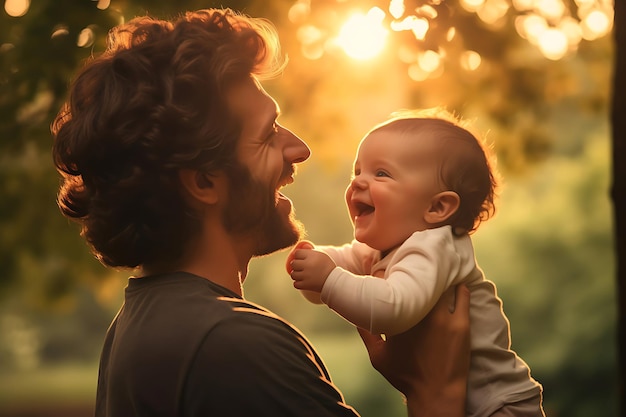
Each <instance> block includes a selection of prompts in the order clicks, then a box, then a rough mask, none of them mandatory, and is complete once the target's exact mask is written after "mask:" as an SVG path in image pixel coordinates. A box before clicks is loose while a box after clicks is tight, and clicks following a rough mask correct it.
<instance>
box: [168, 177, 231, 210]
mask: <svg viewBox="0 0 626 417" xmlns="http://www.w3.org/2000/svg"><path fill="white" fill-rule="evenodd" d="M178 179H179V180H180V184H181V185H182V187H183V189H184V190H185V194H187V195H188V196H189V197H190V198H191V199H192V200H195V201H197V202H199V203H203V204H209V205H212V204H216V203H217V202H218V201H219V199H220V194H221V191H222V188H223V181H224V179H223V175H222V174H221V173H207V172H201V171H197V170H195V169H181V170H180V171H178Z"/></svg>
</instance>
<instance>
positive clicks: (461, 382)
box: [358, 285, 470, 417]
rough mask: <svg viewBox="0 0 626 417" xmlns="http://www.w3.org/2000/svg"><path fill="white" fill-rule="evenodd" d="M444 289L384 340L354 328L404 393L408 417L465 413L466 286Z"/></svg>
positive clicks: (467, 352) (381, 369)
mask: <svg viewBox="0 0 626 417" xmlns="http://www.w3.org/2000/svg"><path fill="white" fill-rule="evenodd" d="M452 291H453V289H450V290H448V291H447V292H446V293H445V294H444V295H443V296H442V297H441V299H440V300H439V301H438V302H437V304H436V305H435V307H434V308H433V309H432V310H431V311H430V313H428V315H427V316H426V317H425V318H424V319H423V320H422V321H421V322H420V323H419V324H417V325H416V326H415V327H413V328H412V329H410V330H408V331H407V332H405V333H402V334H399V335H396V336H392V337H390V338H388V339H387V340H384V339H383V338H382V337H381V336H380V335H373V334H371V333H369V332H368V331H367V330H363V329H358V330H359V334H360V335H361V338H362V339H363V343H364V344H365V347H366V348H367V350H368V353H369V356H370V361H371V362H372V365H373V366H374V368H376V370H378V371H379V372H380V373H381V374H382V375H383V376H384V377H385V378H386V379H387V380H388V381H389V382H390V383H391V384H392V385H393V386H394V387H395V388H396V389H398V390H399V391H400V392H402V393H403V394H404V395H405V396H406V398H407V405H408V408H409V416H417V415H420V416H429V417H440V416H441V417H444V416H445V417H456V416H459V417H460V416H464V415H465V399H466V390H467V376H468V373H469V359H470V350H469V345H470V340H469V290H468V289H467V287H466V286H465V285H459V286H458V287H457V288H456V299H455V298H454V296H455V293H454V292H452Z"/></svg>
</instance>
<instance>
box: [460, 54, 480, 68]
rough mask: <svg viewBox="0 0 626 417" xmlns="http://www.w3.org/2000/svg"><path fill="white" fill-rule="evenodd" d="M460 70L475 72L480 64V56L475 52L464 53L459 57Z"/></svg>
mask: <svg viewBox="0 0 626 417" xmlns="http://www.w3.org/2000/svg"><path fill="white" fill-rule="evenodd" d="M460 62H461V68H463V69H464V70H466V71H476V69H478V67H480V64H481V63H482V58H481V57H480V54H479V53H478V52H476V51H465V52H463V53H462V54H461V57H460Z"/></svg>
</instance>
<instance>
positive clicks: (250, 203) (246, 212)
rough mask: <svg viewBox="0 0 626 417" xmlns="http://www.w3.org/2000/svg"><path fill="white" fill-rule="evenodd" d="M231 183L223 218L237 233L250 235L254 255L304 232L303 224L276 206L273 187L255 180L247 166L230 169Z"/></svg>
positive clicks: (289, 242)
mask: <svg viewBox="0 0 626 417" xmlns="http://www.w3.org/2000/svg"><path fill="white" fill-rule="evenodd" d="M229 177H230V178H231V186H230V188H229V191H230V192H229V197H228V203H227V205H226V207H225V208H224V212H223V222H224V227H225V228H226V230H227V231H229V232H231V233H233V234H236V235H247V236H253V238H254V239H255V242H256V244H255V248H254V253H253V256H263V255H267V254H270V253H272V252H275V251H277V250H280V249H284V248H287V247H289V246H292V245H293V244H295V243H296V242H298V240H300V239H301V238H302V236H303V234H304V226H303V225H302V223H300V222H299V221H298V220H296V219H295V216H294V212H293V210H291V212H290V213H289V215H288V216H285V215H284V214H281V213H280V211H279V210H278V208H277V207H276V200H275V198H276V190H275V189H274V188H271V187H270V186H269V185H267V184H262V183H259V182H257V181H255V180H254V179H253V178H252V176H251V175H250V172H249V171H248V169H247V168H246V167H242V166H236V167H232V168H230V169H229Z"/></svg>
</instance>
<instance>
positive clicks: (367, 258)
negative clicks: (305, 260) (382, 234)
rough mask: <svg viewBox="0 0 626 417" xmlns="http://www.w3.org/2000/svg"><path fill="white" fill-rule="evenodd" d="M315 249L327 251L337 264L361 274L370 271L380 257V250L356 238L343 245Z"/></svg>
mask: <svg viewBox="0 0 626 417" xmlns="http://www.w3.org/2000/svg"><path fill="white" fill-rule="evenodd" d="M315 249H319V250H321V251H323V252H325V253H326V254H327V255H328V256H330V258H331V259H332V260H333V261H334V262H335V264H337V266H339V267H341V268H343V269H345V270H348V271H351V272H353V273H355V274H359V275H363V274H367V273H369V272H370V270H371V267H372V264H373V263H375V262H377V261H378V260H379V259H380V252H378V251H377V250H375V249H372V248H370V247H369V246H367V245H366V244H364V243H361V242H358V241H356V240H353V241H352V242H351V243H349V244H345V245H342V246H316V247H315Z"/></svg>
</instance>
